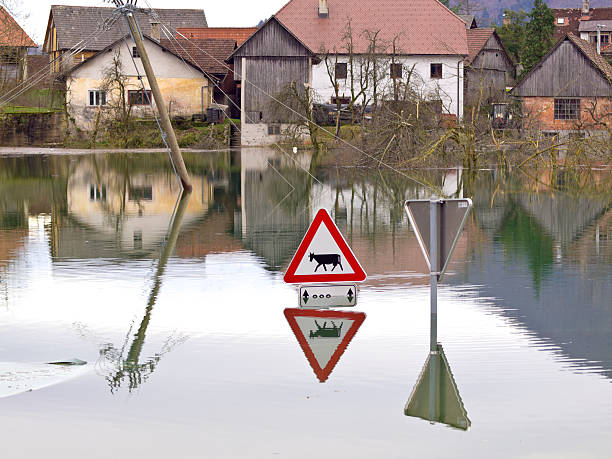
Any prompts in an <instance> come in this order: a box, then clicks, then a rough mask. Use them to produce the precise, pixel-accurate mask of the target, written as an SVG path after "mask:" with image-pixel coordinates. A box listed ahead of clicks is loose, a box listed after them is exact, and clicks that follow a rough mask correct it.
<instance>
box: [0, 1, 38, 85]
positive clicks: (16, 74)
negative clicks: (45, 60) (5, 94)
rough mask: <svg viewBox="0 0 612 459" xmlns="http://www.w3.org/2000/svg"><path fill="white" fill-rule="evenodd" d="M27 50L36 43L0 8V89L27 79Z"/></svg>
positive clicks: (34, 46)
mask: <svg viewBox="0 0 612 459" xmlns="http://www.w3.org/2000/svg"><path fill="white" fill-rule="evenodd" d="M28 48H36V43H34V42H33V41H32V39H31V38H30V37H29V36H28V34H27V33H25V31H24V30H23V29H22V28H21V26H20V25H19V24H17V21H15V19H13V17H12V16H11V15H10V14H9V12H8V11H7V10H5V9H4V8H3V7H2V6H0V88H2V87H4V86H6V85H7V84H11V83H12V82H13V83H14V82H19V81H22V80H24V79H26V78H27V76H28V59H27V55H28Z"/></svg>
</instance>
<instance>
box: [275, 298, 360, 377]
mask: <svg viewBox="0 0 612 459" xmlns="http://www.w3.org/2000/svg"><path fill="white" fill-rule="evenodd" d="M285 317H286V318H287V322H289V325H290V326H291V330H293V333H294V334H295V337H296V338H297V340H298V343H300V347H301V348H302V351H304V354H306V358H307V359H308V362H309V363H310V366H311V367H312V369H313V370H314V372H315V374H316V375H317V378H319V381H321V382H325V380H326V379H327V378H328V377H329V375H330V373H331V372H332V370H333V369H334V367H335V366H336V364H337V363H338V360H340V357H341V356H342V354H343V353H344V351H345V350H346V347H347V346H348V344H349V343H350V341H351V340H352V339H353V337H354V336H355V333H357V330H358V329H359V327H360V326H361V324H362V323H363V321H364V320H365V317H366V316H365V314H364V313H363V312H345V311H319V310H307V309H285Z"/></svg>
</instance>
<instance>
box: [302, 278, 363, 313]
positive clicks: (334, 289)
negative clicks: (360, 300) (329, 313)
mask: <svg viewBox="0 0 612 459" xmlns="http://www.w3.org/2000/svg"><path fill="white" fill-rule="evenodd" d="M299 295H300V296H299V302H300V307H302V308H329V307H338V306H355V305H356V304H357V284H321V285H303V286H301V287H300V291H299Z"/></svg>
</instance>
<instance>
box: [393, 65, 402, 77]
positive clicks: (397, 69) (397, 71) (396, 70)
mask: <svg viewBox="0 0 612 459" xmlns="http://www.w3.org/2000/svg"><path fill="white" fill-rule="evenodd" d="M391 78H402V64H391Z"/></svg>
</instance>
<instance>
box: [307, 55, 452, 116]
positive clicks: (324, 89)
mask: <svg viewBox="0 0 612 459" xmlns="http://www.w3.org/2000/svg"><path fill="white" fill-rule="evenodd" d="M395 60H396V62H397V63H401V64H403V81H406V77H407V74H408V72H409V71H410V69H411V68H412V66H413V65H415V64H416V66H415V68H414V73H413V75H412V78H411V83H412V85H413V87H414V89H415V90H416V91H417V93H418V94H419V95H421V96H422V97H432V98H435V99H438V98H439V99H441V100H442V105H443V111H444V112H445V113H452V114H455V115H457V116H458V117H459V118H461V117H463V58H462V57H461V56H404V57H400V58H396V59H395ZM329 62H330V65H331V66H333V65H334V63H335V56H332V57H331V59H330V61H329ZM338 62H339V63H343V62H346V63H348V56H338ZM390 63H391V58H390V57H389V58H388V59H382V58H381V64H383V65H384V71H385V75H386V78H385V80H384V81H382V82H381V85H380V86H381V87H382V88H383V89H385V92H387V93H389V89H390V88H392V80H391V78H389V64H390ZM432 63H441V64H442V78H441V79H431V78H430V64H432ZM458 63H459V100H457V64H458ZM355 69H356V71H358V69H359V67H358V66H357V65H356V66H355ZM348 73H349V75H347V79H346V80H339V82H340V96H342V95H345V96H347V97H350V94H351V91H350V70H348ZM355 81H356V82H358V81H359V79H358V76H356V77H355ZM343 83H344V84H343ZM312 84H313V88H314V90H315V93H316V95H317V96H318V98H319V99H320V102H322V103H330V101H331V98H332V97H333V96H335V92H334V88H333V85H332V82H331V81H330V78H329V75H328V73H327V65H326V63H325V61H324V60H322V61H321V62H320V63H319V64H317V65H315V66H313V83H312ZM370 89H371V88H370ZM379 92H380V87H379ZM436 94H439V97H438V96H437V95H436Z"/></svg>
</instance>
